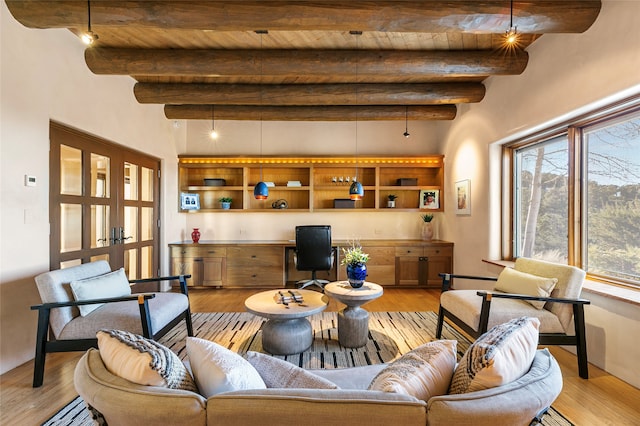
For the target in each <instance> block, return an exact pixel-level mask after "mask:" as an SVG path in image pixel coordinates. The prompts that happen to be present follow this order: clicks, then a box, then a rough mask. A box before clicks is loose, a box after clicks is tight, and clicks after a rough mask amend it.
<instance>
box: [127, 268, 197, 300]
mask: <svg viewBox="0 0 640 426" xmlns="http://www.w3.org/2000/svg"><path fill="white" fill-rule="evenodd" d="M187 278H191V275H190V274H186V275H173V276H170V277H153V278H141V279H137V280H129V283H130V284H134V285H135V284H140V283H153V282H159V281H174V280H179V282H180V292H181V293H182V294H184V295H185V296H187V297H188V296H189V292H188V290H187Z"/></svg>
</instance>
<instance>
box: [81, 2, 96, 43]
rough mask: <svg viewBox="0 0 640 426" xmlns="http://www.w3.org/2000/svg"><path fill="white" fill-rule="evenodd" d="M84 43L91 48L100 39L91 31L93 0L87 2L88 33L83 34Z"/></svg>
mask: <svg viewBox="0 0 640 426" xmlns="http://www.w3.org/2000/svg"><path fill="white" fill-rule="evenodd" d="M81 38H82V41H83V42H84V44H86V45H87V46H91V45H92V44H93V42H94V41H96V40H97V39H98V34H96V33H94V32H93V31H91V0H87V32H86V33H84V34H82V37H81Z"/></svg>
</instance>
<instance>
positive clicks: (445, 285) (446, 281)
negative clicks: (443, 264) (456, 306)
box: [438, 273, 498, 292]
mask: <svg viewBox="0 0 640 426" xmlns="http://www.w3.org/2000/svg"><path fill="white" fill-rule="evenodd" d="M438 275H439V276H440V277H442V291H443V292H445V291H449V290H451V279H452V278H461V279H465V280H481V281H498V277H481V276H475V275H457V274H445V273H440V274H438Z"/></svg>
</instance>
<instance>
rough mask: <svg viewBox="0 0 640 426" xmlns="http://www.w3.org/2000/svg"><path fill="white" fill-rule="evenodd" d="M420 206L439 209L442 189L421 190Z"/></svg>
mask: <svg viewBox="0 0 640 426" xmlns="http://www.w3.org/2000/svg"><path fill="white" fill-rule="evenodd" d="M420 208H421V209H429V210H437V209H439V208H440V190H439V189H423V190H421V191H420Z"/></svg>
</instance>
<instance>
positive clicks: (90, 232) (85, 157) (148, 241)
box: [49, 122, 160, 279]
mask: <svg viewBox="0 0 640 426" xmlns="http://www.w3.org/2000/svg"><path fill="white" fill-rule="evenodd" d="M50 142H51V151H50V191H49V193H50V202H49V211H50V214H49V216H50V224H51V238H50V249H51V250H50V253H51V255H50V257H51V261H50V267H51V269H52V270H53V269H60V268H65V267H69V266H74V265H79V264H81V263H86V262H91V261H94V260H98V259H104V260H107V261H108V262H109V264H110V265H111V268H112V269H117V268H120V267H124V268H125V271H126V273H127V276H128V277H129V279H137V278H149V277H153V276H157V275H158V273H159V271H158V268H159V250H158V240H159V238H158V235H159V213H158V212H159V209H158V206H159V196H160V179H159V175H160V161H159V160H158V159H157V158H153V157H150V156H148V155H145V154H142V153H140V152H137V151H133V150H130V149H127V148H125V147H122V146H119V145H116V144H113V143H110V142H108V141H105V140H103V139H100V138H97V137H94V136H91V135H88V134H85V133H82V132H80V131H78V130H75V129H71V128H68V127H65V126H63V125H61V124H58V123H53V122H52V123H51V125H50Z"/></svg>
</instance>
